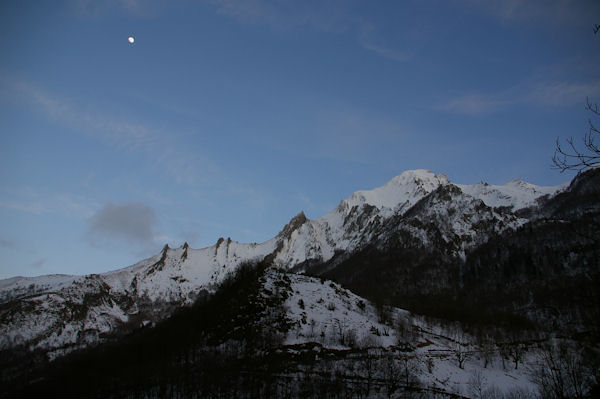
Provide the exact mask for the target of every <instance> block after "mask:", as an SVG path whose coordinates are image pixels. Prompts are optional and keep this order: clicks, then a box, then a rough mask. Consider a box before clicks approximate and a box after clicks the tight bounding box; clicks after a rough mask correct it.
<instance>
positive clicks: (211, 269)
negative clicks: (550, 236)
mask: <svg viewBox="0 0 600 399" xmlns="http://www.w3.org/2000/svg"><path fill="white" fill-rule="evenodd" d="M449 184H452V183H451V182H450V181H449V180H448V178H447V177H446V176H445V175H443V174H435V173H432V172H431V171H429V170H425V169H417V170H408V171H405V172H403V173H402V174H400V175H398V176H396V177H394V178H393V179H391V180H390V181H389V182H388V183H386V184H385V185H383V186H381V187H377V188H375V189H372V190H361V191H356V192H355V193H353V194H352V195H351V196H350V197H348V198H347V199H345V200H342V201H341V202H340V204H339V205H338V206H337V207H336V208H335V209H334V210H332V211H331V212H329V213H328V214H326V215H325V216H323V217H321V218H317V219H306V218H305V217H299V216H304V215H303V214H299V215H298V216H297V218H298V219H296V223H292V224H291V225H292V226H291V228H290V229H289V230H286V229H284V231H282V232H281V233H280V234H279V235H277V236H276V237H274V238H272V239H271V240H268V241H266V242H264V243H261V244H243V243H239V242H236V241H232V240H230V239H227V240H224V239H219V241H217V243H216V244H215V245H212V246H209V247H205V248H202V249H191V248H190V249H189V253H190V254H191V256H190V258H189V260H187V261H186V262H183V263H182V265H184V266H181V267H180V268H179V271H180V272H183V273H184V276H180V277H182V278H183V279H186V280H187V281H193V282H194V283H195V284H198V285H200V286H205V285H207V284H210V283H216V282H217V280H218V278H219V276H221V275H222V274H223V273H222V272H223V270H221V269H223V268H224V269H227V270H229V269H230V267H231V266H235V265H237V264H239V263H240V262H242V261H244V260H252V259H259V258H261V257H264V256H266V255H268V254H270V253H272V252H274V251H276V252H277V253H276V257H275V263H276V264H278V265H279V266H283V267H292V266H294V264H297V263H301V262H304V261H306V260H310V259H320V260H323V261H326V260H328V259H330V258H331V257H332V256H333V255H334V253H335V251H340V250H341V251H347V250H351V249H352V248H353V247H354V246H356V245H357V244H358V243H359V242H361V241H363V240H365V239H367V238H368V237H365V236H364V234H363V233H364V229H365V225H355V226H353V228H350V227H349V225H350V224H351V223H350V222H349V220H350V219H352V216H353V215H351V213H352V212H353V210H355V211H356V210H357V209H358V210H360V209H361V208H362V207H363V206H365V205H370V206H373V207H375V208H376V209H377V212H376V213H374V214H372V215H371V216H370V217H368V218H367V220H366V221H365V222H364V223H363V224H367V223H368V222H371V221H372V220H374V219H375V218H376V217H380V218H387V217H390V216H392V215H394V214H402V213H404V212H405V211H406V210H408V209H410V207H412V206H413V205H414V204H416V203H417V202H418V201H420V200H421V199H422V198H424V197H425V196H427V195H428V194H430V193H431V192H433V191H435V190H436V189H437V188H438V187H440V186H445V185H449ZM455 186H457V187H459V188H460V190H461V191H462V192H463V193H464V194H466V195H468V196H470V197H473V198H475V199H480V200H482V201H483V202H484V203H485V204H486V205H488V206H490V207H500V206H504V207H512V208H513V210H518V209H522V208H525V207H529V206H533V205H535V204H536V201H537V199H538V198H540V197H543V196H546V195H554V194H556V193H558V192H559V191H561V190H563V189H565V188H566V187H567V185H566V184H564V185H560V186H554V187H543V186H536V185H533V184H530V183H525V182H523V181H520V180H517V179H515V180H512V181H510V182H508V183H506V184H505V185H502V186H499V185H488V184H485V183H478V184H475V185H464V184H455ZM354 218H355V219H357V218H358V217H357V215H354ZM363 219H364V217H363ZM293 220H294V219H293ZM286 227H287V226H286ZM284 232H285V234H283V233H284ZM175 257H177V256H175ZM159 259H160V254H159V255H155V256H153V257H151V258H148V259H145V260H143V261H141V262H139V263H137V264H135V265H132V266H128V267H125V268H123V269H119V270H115V271H112V272H107V273H104V274H101V275H100V276H102V278H103V279H104V280H106V281H107V283H108V284H109V285H110V286H111V287H113V288H114V289H117V290H122V289H126V288H127V287H129V286H130V284H131V283H132V281H133V277H134V276H135V275H137V274H138V272H140V271H141V270H142V269H145V268H148V267H149V266H150V265H152V264H153V263H155V262H157V261H158V260H159ZM163 277H164V276H163ZM171 277H173V276H167V277H165V278H166V279H167V280H168V279H170V278H171ZM82 278H84V276H66V275H49V276H39V277H27V278H25V277H13V278H9V279H5V280H0V301H1V302H4V301H6V300H9V299H12V298H15V297H18V296H19V295H21V294H25V293H28V294H32V293H39V292H49V291H56V290H60V289H62V288H64V287H66V286H69V285H71V284H73V283H74V282H76V281H79V280H81V279H82ZM163 282H164V281H163ZM160 284H162V283H161V281H160V279H158V278H156V279H153V284H151V285H154V286H159V285H160ZM167 285H169V284H167ZM152 291H153V290H152V289H150V288H148V289H147V292H148V295H150V296H154V295H152ZM154 291H156V290H154ZM9 293H10V294H9Z"/></svg>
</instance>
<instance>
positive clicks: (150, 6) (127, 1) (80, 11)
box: [71, 0, 166, 18]
mask: <svg viewBox="0 0 600 399" xmlns="http://www.w3.org/2000/svg"><path fill="white" fill-rule="evenodd" d="M164 4H166V2H165V1H163V0H103V1H95V0H71V8H72V9H73V11H74V12H75V14H76V15H78V16H80V17H84V18H97V17H102V16H104V15H107V14H114V13H115V12H120V13H123V14H125V15H128V16H131V17H134V18H152V17H155V16H156V15H158V14H159V13H160V11H161V9H162V8H163V6H164Z"/></svg>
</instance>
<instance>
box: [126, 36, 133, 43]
mask: <svg viewBox="0 0 600 399" xmlns="http://www.w3.org/2000/svg"><path fill="white" fill-rule="evenodd" d="M127 41H129V43H131V44H133V42H135V39H134V38H133V36H129V37H128V38H127Z"/></svg>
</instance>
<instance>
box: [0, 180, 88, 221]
mask: <svg viewBox="0 0 600 399" xmlns="http://www.w3.org/2000/svg"><path fill="white" fill-rule="evenodd" d="M0 196H1V197H3V198H4V199H3V200H2V201H0V207H2V208H7V209H12V210H17V211H21V212H27V213H31V214H34V215H42V214H59V215H63V216H68V217H75V218H86V217H89V216H90V215H91V214H92V213H93V211H94V209H96V208H97V204H95V202H94V201H92V200H90V199H88V198H85V197H83V196H81V195H74V194H69V193H48V192H43V191H38V190H35V189H33V188H31V187H3V188H2V189H1V190H0Z"/></svg>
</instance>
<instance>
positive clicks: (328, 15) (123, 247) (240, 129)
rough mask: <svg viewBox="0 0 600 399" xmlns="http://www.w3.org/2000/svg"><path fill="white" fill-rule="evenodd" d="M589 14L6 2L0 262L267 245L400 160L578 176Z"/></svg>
mask: <svg viewBox="0 0 600 399" xmlns="http://www.w3.org/2000/svg"><path fill="white" fill-rule="evenodd" d="M596 23H600V2H598V1H592V0H590V1H585V0H580V1H574V0H573V1H567V0H531V1H516V0H497V1H483V0H482V1H479V0H424V1H420V0H419V1H416V0H415V1H411V0H405V1H383V0H381V1H367V0H365V1H359V0H356V1H354V0H345V1H336V0H331V1H329V0H318V1H311V0H302V1H300V0H298V1H287V0H270V1H267V0H198V1H184V0H181V1H166V0H165V1H159V0H148V1H136V0H120V1H119V0H106V1H102V2H97V1H92V0H67V1H59V0H57V1H51V2H50V1H44V2H37V1H16V0H4V1H2V2H0V140H1V145H0V278H8V277H12V276H18V275H20V276H36V275H43V274H54V273H64V274H89V273H102V272H106V271H109V270H114V269H117V268H121V267H126V266H129V265H131V264H133V263H136V262H137V261H139V260H141V259H143V258H145V257H148V256H151V255H154V254H156V253H158V252H159V251H160V250H161V248H162V246H163V245H164V244H165V243H168V244H169V245H170V246H172V247H176V246H180V245H182V244H183V243H184V242H185V241H187V242H188V243H189V245H190V246H191V247H192V248H202V247H206V246H210V245H213V244H214V243H215V242H216V241H217V239H218V238H219V237H225V238H226V237H231V238H232V239H233V240H237V241H240V242H263V241H266V240H268V239H269V238H271V237H273V236H275V235H276V234H277V233H278V232H279V231H280V230H281V228H282V227H283V226H284V225H285V224H286V223H287V222H288V221H289V219H290V218H291V217H293V216H294V215H296V214H297V213H298V212H300V211H301V210H303V211H304V212H305V213H306V215H307V216H308V217H310V218H317V217H320V216H322V215H324V214H326V213H327V212H329V211H330V210H332V209H333V208H334V207H335V206H336V205H337V204H338V203H339V202H340V200H342V199H343V198H346V197H348V196H349V195H351V194H352V193H353V192H354V191H357V190H361V189H371V188H375V187H378V186H381V185H383V184H385V183H386V182H387V181H389V180H390V179H391V178H393V177H394V176H396V175H398V174H400V173H402V172H403V171H405V170H408V169H429V170H431V171H433V172H436V173H444V174H446V175H447V176H448V178H449V179H450V180H451V181H453V182H456V183H463V184H474V183H477V182H479V181H484V182H488V183H490V184H504V183H506V182H507V181H509V180H511V179H513V178H520V179H523V180H525V181H529V182H531V183H534V184H538V185H558V184H562V183H564V182H567V181H569V180H570V179H571V178H572V177H573V174H569V173H562V174H561V173H559V172H558V171H557V170H554V169H552V167H551V165H552V162H551V158H552V154H553V153H554V145H555V140H556V138H557V137H561V138H567V137H571V136H573V137H575V138H576V140H578V139H579V138H580V137H583V135H584V134H585V133H586V131H587V128H588V119H589V118H590V117H591V115H590V113H589V111H586V109H585V104H586V98H590V100H592V101H594V100H596V101H600V68H598V64H599V61H600V52H599V50H600V33H599V34H597V35H594V32H593V27H594V24H596ZM129 36H133V37H134V38H135V41H134V43H133V44H131V43H129V41H128V37H129Z"/></svg>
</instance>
